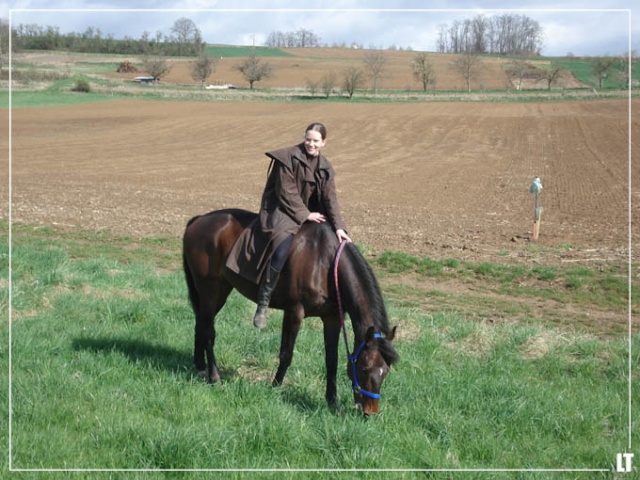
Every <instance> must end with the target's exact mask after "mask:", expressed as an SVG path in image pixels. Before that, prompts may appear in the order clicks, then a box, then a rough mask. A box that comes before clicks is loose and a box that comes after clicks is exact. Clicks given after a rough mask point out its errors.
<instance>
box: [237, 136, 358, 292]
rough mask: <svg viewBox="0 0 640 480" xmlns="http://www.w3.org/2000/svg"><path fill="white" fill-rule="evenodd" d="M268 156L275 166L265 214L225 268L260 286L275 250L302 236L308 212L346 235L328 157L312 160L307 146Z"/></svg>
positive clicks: (262, 207)
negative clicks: (284, 242) (324, 217)
mask: <svg viewBox="0 0 640 480" xmlns="http://www.w3.org/2000/svg"><path fill="white" fill-rule="evenodd" d="M266 155H267V156H268V157H269V158H271V159H272V161H271V167H270V170H269V175H268V178H267V184H266V186H265V188H264V193H263V195H262V202H261V205H260V215H259V217H258V219H257V220H256V221H255V222H254V223H253V225H252V226H251V227H249V228H247V229H246V230H245V231H244V232H243V233H242V235H241V236H240V238H238V240H237V241H236V243H235V245H234V246H233V248H232V250H231V252H230V254H229V257H228V258H227V263H226V266H227V268H229V269H230V270H231V271H233V272H235V273H237V274H239V275H241V276H242V277H244V278H245V279H247V280H249V281H251V282H253V283H258V282H259V281H260V277H261V276H262V272H263V271H264V270H265V268H266V267H267V266H268V265H269V261H270V260H271V256H272V255H273V252H274V251H275V249H276V248H277V247H278V245H280V243H281V242H282V241H283V240H285V239H286V238H287V237H288V236H289V235H295V234H296V233H297V232H298V230H299V229H300V226H301V225H302V224H303V223H304V222H305V221H306V219H307V217H308V216H309V213H311V212H320V213H322V214H323V215H325V216H326V217H327V220H328V221H329V222H331V224H332V225H333V228H334V230H339V229H343V230H346V227H345V224H344V221H343V220H342V216H341V215H340V207H339V205H338V200H337V195H336V186H335V173H334V171H333V167H332V166H331V164H330V163H329V161H328V160H327V159H326V157H324V156H323V155H322V154H320V155H319V156H318V157H316V158H310V157H308V156H307V154H306V150H305V148H304V144H300V145H296V146H293V147H288V148H282V149H280V150H275V151H272V152H267V153H266Z"/></svg>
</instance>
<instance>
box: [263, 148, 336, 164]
mask: <svg viewBox="0 0 640 480" xmlns="http://www.w3.org/2000/svg"><path fill="white" fill-rule="evenodd" d="M266 155H267V156H268V157H270V158H272V159H274V160H278V161H279V162H281V163H283V164H284V165H286V166H287V167H288V168H292V160H293V159H294V158H295V159H296V160H298V161H299V162H300V163H302V164H304V165H305V166H306V167H309V166H310V165H309V161H308V160H307V152H306V150H305V148H304V143H300V144H298V145H295V146H293V147H288V148H281V149H279V150H273V151H271V152H267V154H266ZM318 168H319V169H321V170H330V169H331V165H330V164H329V161H328V160H327V159H326V157H325V156H324V155H322V153H320V157H319V158H318Z"/></svg>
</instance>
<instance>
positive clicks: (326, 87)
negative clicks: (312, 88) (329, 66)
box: [320, 72, 336, 98]
mask: <svg viewBox="0 0 640 480" xmlns="http://www.w3.org/2000/svg"><path fill="white" fill-rule="evenodd" d="M335 87H336V74H335V73H333V72H328V73H326V74H325V75H324V76H323V77H322V79H321V80H320V88H321V90H322V93H324V94H325V96H326V97H327V98H329V95H331V94H332V93H333V89H334V88H335Z"/></svg>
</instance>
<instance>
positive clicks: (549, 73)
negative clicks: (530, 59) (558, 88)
mask: <svg viewBox="0 0 640 480" xmlns="http://www.w3.org/2000/svg"><path fill="white" fill-rule="evenodd" d="M563 71H564V70H563V69H562V68H559V67H555V68H554V67H549V68H542V69H540V72H541V78H542V79H543V80H544V81H545V82H547V89H548V90H551V85H553V84H554V83H555V82H556V81H557V80H558V79H559V78H560V77H561V76H562V72H563Z"/></svg>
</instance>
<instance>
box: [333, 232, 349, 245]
mask: <svg viewBox="0 0 640 480" xmlns="http://www.w3.org/2000/svg"><path fill="white" fill-rule="evenodd" d="M336 235H337V236H338V240H339V241H340V243H342V241H343V240H346V241H347V243H351V239H350V238H349V235H347V232H345V231H344V230H342V229H340V230H337V231H336Z"/></svg>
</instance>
